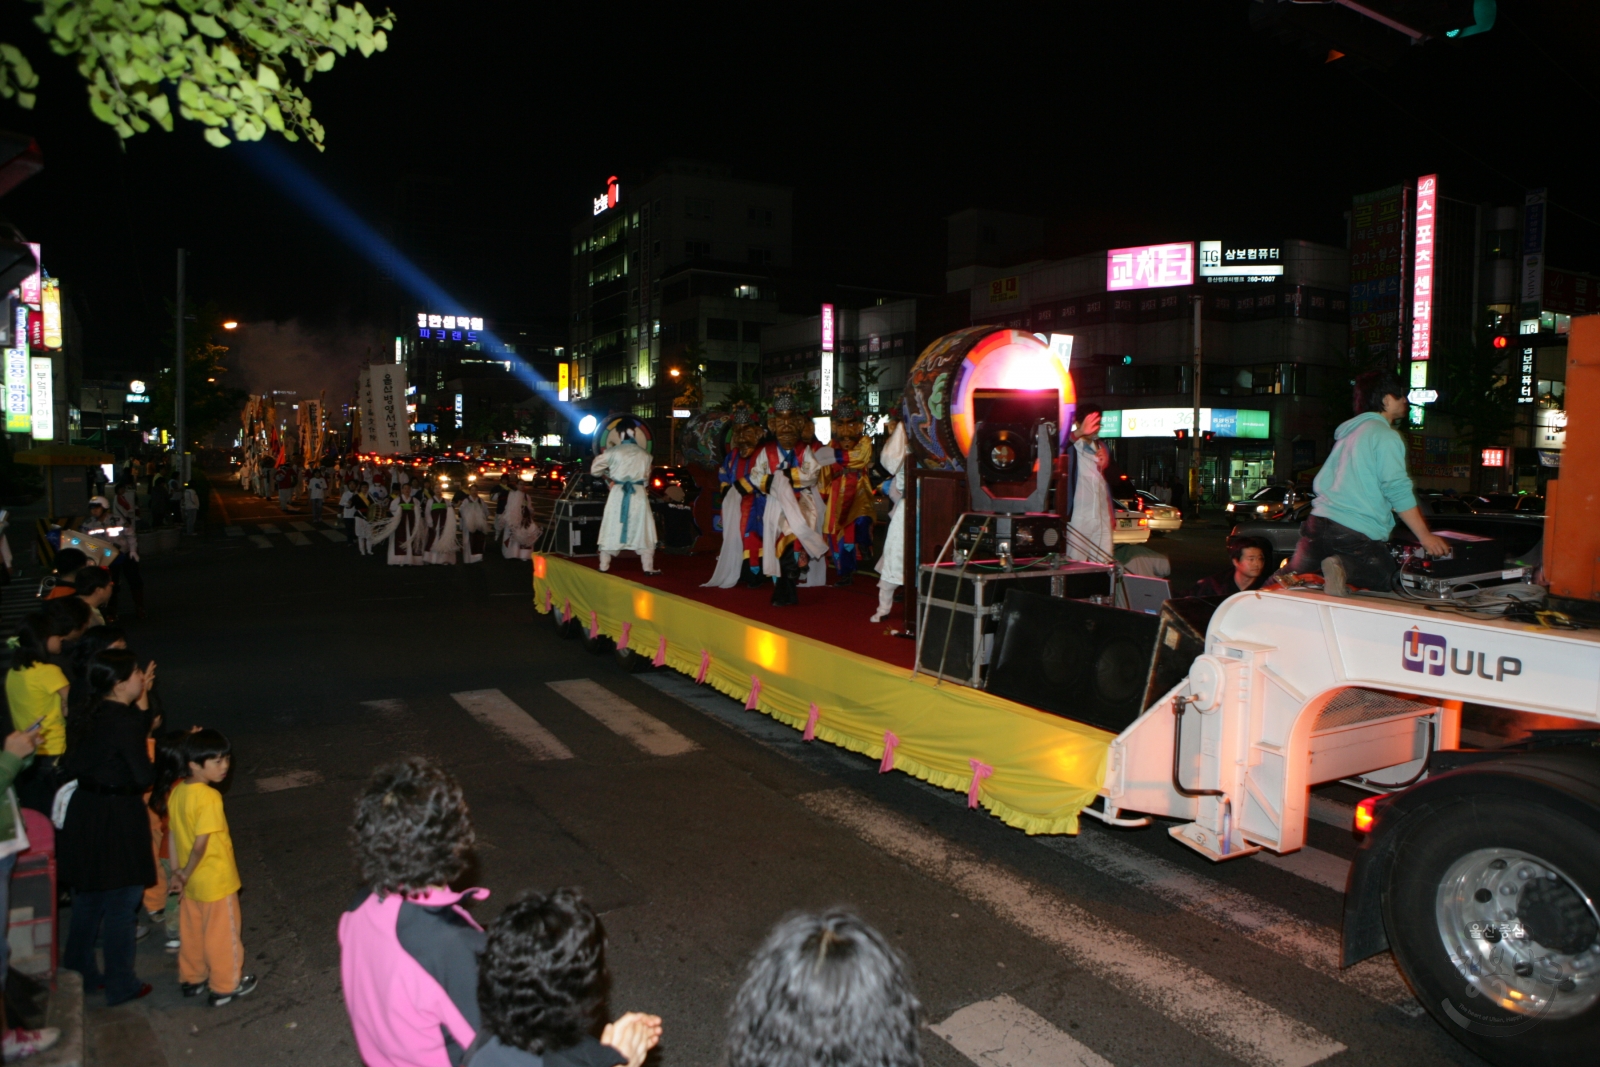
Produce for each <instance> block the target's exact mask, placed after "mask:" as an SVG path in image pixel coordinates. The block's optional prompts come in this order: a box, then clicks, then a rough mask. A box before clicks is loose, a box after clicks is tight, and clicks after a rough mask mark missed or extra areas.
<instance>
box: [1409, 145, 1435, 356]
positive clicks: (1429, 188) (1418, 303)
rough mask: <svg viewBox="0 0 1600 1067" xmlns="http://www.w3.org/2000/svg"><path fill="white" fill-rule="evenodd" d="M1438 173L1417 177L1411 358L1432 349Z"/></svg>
mask: <svg viewBox="0 0 1600 1067" xmlns="http://www.w3.org/2000/svg"><path fill="white" fill-rule="evenodd" d="M1438 198H1439V176H1438V175H1437V174H1429V175H1427V176H1426V177H1423V178H1418V179H1417V233H1416V241H1415V242H1414V248H1413V250H1412V259H1411V358H1412V359H1413V360H1424V359H1427V358H1428V356H1429V354H1430V353H1431V352H1432V350H1433V240H1434V223H1433V216H1434V208H1435V207H1436V206H1437V203H1438Z"/></svg>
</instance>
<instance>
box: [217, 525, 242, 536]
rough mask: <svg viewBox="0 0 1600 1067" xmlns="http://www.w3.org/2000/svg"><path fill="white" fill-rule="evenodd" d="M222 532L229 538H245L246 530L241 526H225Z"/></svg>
mask: <svg viewBox="0 0 1600 1067" xmlns="http://www.w3.org/2000/svg"><path fill="white" fill-rule="evenodd" d="M222 532H223V533H225V534H227V535H228V536H229V537H243V536H244V528H243V527H241V526H224V527H223V528H222Z"/></svg>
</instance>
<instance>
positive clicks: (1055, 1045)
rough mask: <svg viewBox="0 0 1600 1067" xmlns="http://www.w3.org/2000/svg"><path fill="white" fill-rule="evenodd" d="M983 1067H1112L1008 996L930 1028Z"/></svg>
mask: <svg viewBox="0 0 1600 1067" xmlns="http://www.w3.org/2000/svg"><path fill="white" fill-rule="evenodd" d="M928 1029H930V1030H932V1031H933V1032H934V1033H936V1034H938V1035H939V1036H940V1037H942V1038H944V1039H945V1040H946V1041H948V1042H950V1044H952V1045H954V1046H955V1048H956V1051H958V1052H960V1053H961V1054H962V1055H964V1056H966V1057H967V1059H969V1060H971V1061H972V1062H973V1063H976V1064H978V1065H979V1067H1113V1064H1112V1063H1111V1061H1110V1060H1108V1059H1106V1058H1105V1057H1103V1056H1101V1055H1099V1054H1098V1053H1096V1052H1095V1051H1094V1050H1093V1049H1091V1048H1089V1046H1087V1045H1085V1044H1083V1042H1081V1041H1079V1040H1078V1039H1077V1038H1075V1037H1073V1036H1072V1035H1070V1034H1068V1033H1066V1032H1065V1031H1063V1030H1061V1029H1059V1028H1057V1027H1056V1026H1054V1025H1052V1024H1051V1022H1050V1020H1048V1019H1046V1018H1045V1017H1044V1016H1042V1015H1040V1014H1038V1013H1037V1012H1035V1011H1033V1010H1032V1009H1030V1008H1029V1007H1028V1006H1027V1005H1026V1004H1021V1003H1018V1002H1017V1001H1015V1000H1012V999H1011V998H1010V997H1008V996H1006V995H1005V994H1003V993H1002V994H1001V995H1000V996H998V997H995V998H994V999H993V1000H985V1001H981V1002H979V1003H977V1004H968V1005H967V1006H966V1007H964V1008H962V1009H961V1010H960V1011H958V1012H956V1013H955V1014H954V1015H952V1016H950V1018H948V1019H946V1020H945V1021H944V1022H942V1023H935V1024H934V1025H932V1026H930V1027H928Z"/></svg>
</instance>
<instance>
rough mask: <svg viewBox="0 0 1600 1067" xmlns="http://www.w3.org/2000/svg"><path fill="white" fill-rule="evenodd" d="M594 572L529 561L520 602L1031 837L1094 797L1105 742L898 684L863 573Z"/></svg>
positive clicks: (1071, 727) (929, 687)
mask: <svg viewBox="0 0 1600 1067" xmlns="http://www.w3.org/2000/svg"><path fill="white" fill-rule="evenodd" d="M656 562H657V565H658V566H660V567H661V568H662V571H663V573H661V574H659V575H655V576H646V575H645V574H644V573H643V572H642V571H641V570H640V567H639V562H638V559H637V557H635V556H632V555H628V556H624V557H622V558H621V559H619V560H618V561H617V562H616V563H615V564H614V565H613V570H612V571H611V572H610V573H607V574H601V573H600V571H599V569H598V567H597V565H596V564H597V561H595V560H587V559H586V560H574V559H566V558H563V557H561V556H553V555H536V556H534V558H533V591H534V606H535V607H536V608H537V609H538V610H539V611H540V612H541V613H550V612H552V611H553V612H557V613H559V614H560V615H561V616H562V617H564V618H566V619H569V620H572V621H574V622H576V623H577V624H578V625H580V626H581V627H583V628H584V629H585V630H587V631H588V632H589V633H591V634H594V635H600V634H604V635H605V636H607V637H610V638H612V639H613V640H614V641H616V642H617V643H618V644H619V645H625V646H626V647H627V648H628V649H630V650H631V651H633V652H636V653H638V654H640V655H642V656H645V657H647V658H649V659H651V660H652V661H653V662H654V663H655V664H656V665H657V666H661V667H670V668H671V669H673V670H675V671H679V672H681V673H683V674H687V675H688V676H690V677H691V678H694V679H695V681H697V682H700V683H703V684H706V685H709V686H712V687H713V688H715V689H717V690H718V691H720V692H722V693H726V694H727V695H729V696H731V697H733V698H735V699H737V700H742V701H744V704H745V708H746V709H747V710H749V711H759V712H761V713H762V714H765V715H769V716H771V717H772V718H774V719H777V720H778V721H779V722H783V723H786V724H788V725H789V726H792V727H794V728H795V729H796V730H803V731H804V737H805V738H806V739H807V740H818V741H826V742H829V743H831V744H835V745H839V746H841V747H844V748H847V749H849V750H850V751H852V752H861V753H865V754H866V755H868V756H870V757H871V758H873V759H875V760H879V761H880V764H879V766H880V770H882V771H883V772H885V773H887V772H889V771H901V772H904V773H906V774H911V775H915V776H916V777H918V778H921V779H923V780H925V781H927V782H929V783H931V784H933V785H936V786H940V787H942V788H945V789H952V790H956V791H959V792H962V793H965V794H967V803H968V806H969V807H973V808H978V807H982V808H984V809H986V810H988V811H989V812H990V813H992V814H993V815H995V816H996V817H998V818H1000V819H1002V820H1004V821H1005V822H1006V823H1007V824H1008V825H1011V826H1015V827H1017V828H1019V829H1022V830H1024V831H1026V832H1028V833H1032V834H1059V833H1075V832H1077V829H1078V813H1079V812H1080V811H1081V810H1083V808H1084V807H1085V806H1086V805H1087V804H1089V803H1090V802H1091V801H1093V800H1094V798H1095V797H1096V796H1097V795H1098V794H1099V791H1100V786H1101V783H1102V782H1104V780H1105V770H1106V761H1107V759H1108V752H1109V745H1110V742H1111V741H1112V739H1113V735H1112V734H1110V733H1107V732H1106V731H1104V730H1100V729H1097V728H1095V727H1093V726H1087V725H1084V724H1082V723H1078V722H1073V721H1072V720H1070V719H1063V718H1058V717H1057V716H1054V715H1050V714H1047V713H1045V712H1042V711H1037V710H1035V709H1033V708H1029V707H1026V706H1024V705H1021V704H1017V703H1013V702H1012V701H1009V700H1005V699H1002V698H1001V697H998V696H995V695H993V694H991V693H986V692H983V691H981V690H977V689H968V688H965V687H963V686H959V685H956V684H954V683H951V682H944V683H937V684H936V683H935V681H934V680H933V679H931V678H929V677H928V676H927V675H925V674H920V675H912V673H911V664H912V658H913V655H914V653H915V643H914V642H912V641H910V640H907V639H905V638H900V637H893V636H890V634H889V632H888V631H889V625H888V624H887V623H877V624H874V623H871V622H868V621H867V620H868V619H869V618H870V617H871V615H872V612H873V609H874V607H875V606H876V603H877V581H876V579H871V578H866V577H861V578H858V579H857V584H856V585H854V586H851V587H848V588H845V589H835V588H832V587H820V588H815V589H801V590H800V601H801V603H800V604H799V606H796V607H789V608H774V607H773V606H772V605H771V603H770V600H771V598H772V592H771V588H770V586H767V587H763V588H757V589H745V588H734V589H702V588H700V583H702V582H704V581H705V580H706V579H707V578H709V577H710V575H711V570H712V567H713V565H714V563H715V560H714V559H713V558H712V557H711V556H709V555H705V556H688V557H685V556H669V555H666V554H664V553H663V554H658V555H657V557H656Z"/></svg>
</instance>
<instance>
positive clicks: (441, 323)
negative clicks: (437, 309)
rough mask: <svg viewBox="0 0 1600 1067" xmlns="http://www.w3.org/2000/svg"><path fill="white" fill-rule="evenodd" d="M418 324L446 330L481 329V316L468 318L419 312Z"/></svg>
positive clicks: (428, 327)
mask: <svg viewBox="0 0 1600 1067" xmlns="http://www.w3.org/2000/svg"><path fill="white" fill-rule="evenodd" d="M417 325H418V326H420V327H425V328H427V329H433V330H438V329H445V330H481V329H483V320H482V319H481V318H477V317H473V318H470V319H469V318H468V317H467V316H465V315H430V314H428V313H427V312H424V311H419V312H417Z"/></svg>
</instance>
